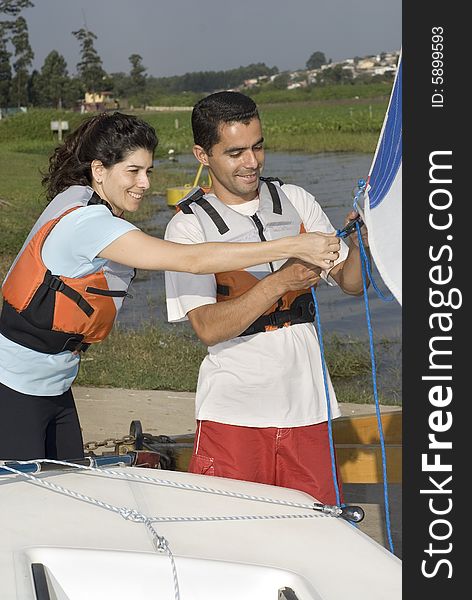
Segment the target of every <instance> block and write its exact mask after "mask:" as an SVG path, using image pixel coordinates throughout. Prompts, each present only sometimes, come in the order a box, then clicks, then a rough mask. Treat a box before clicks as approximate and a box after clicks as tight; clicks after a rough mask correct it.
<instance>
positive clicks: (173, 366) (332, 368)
mask: <svg viewBox="0 0 472 600" xmlns="http://www.w3.org/2000/svg"><path fill="white" fill-rule="evenodd" d="M386 348H387V350H388V346H387V347H385V346H384V347H383V350H384V351H383V353H381V356H385V354H386ZM381 350H382V347H381ZM325 353H326V362H327V366H328V369H329V372H330V375H331V378H332V381H333V385H334V388H335V390H336V395H337V397H338V401H340V402H354V403H356V404H371V403H373V392H372V382H371V379H370V372H371V371H370V356H369V351H368V345H367V343H366V342H365V341H364V340H352V339H347V340H341V339H340V338H338V337H336V336H332V337H331V338H328V339H327V340H326V341H325ZM205 355H206V348H205V347H204V346H203V344H201V343H200V341H199V340H198V338H197V337H196V336H195V334H194V333H193V331H192V330H191V328H190V327H179V328H178V330H177V331H168V330H164V329H162V328H160V327H159V326H158V325H156V324H154V323H150V324H148V325H146V326H143V327H141V328H140V329H139V330H137V331H132V330H129V329H124V328H121V327H115V329H114V330H113V332H112V333H111V334H110V335H109V337H108V338H107V339H106V340H105V341H104V342H102V343H101V344H97V345H96V346H95V347H94V348H92V349H90V350H89V351H87V352H86V353H85V355H84V358H83V359H82V364H81V368H80V373H79V376H78V378H77V380H76V384H77V385H89V386H98V387H124V388H132V389H139V390H155V389H163V390H174V391H192V392H194V391H195V389H196V382H197V377H198V369H199V366H200V363H201V361H202V360H203V358H204V357H205ZM110 364H113V370H110ZM397 375H398V373H397ZM397 379H398V377H397ZM396 384H397V386H398V385H399V381H398V380H397V381H396ZM380 402H381V404H393V405H396V404H401V401H400V398H399V395H398V388H396V389H392V386H390V389H387V391H386V392H384V393H383V394H382V396H381V398H380Z"/></svg>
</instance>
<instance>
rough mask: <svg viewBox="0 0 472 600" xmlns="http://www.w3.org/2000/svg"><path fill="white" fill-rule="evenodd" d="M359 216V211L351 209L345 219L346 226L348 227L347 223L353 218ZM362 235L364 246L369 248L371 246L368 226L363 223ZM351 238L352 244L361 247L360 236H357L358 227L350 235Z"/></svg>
mask: <svg viewBox="0 0 472 600" xmlns="http://www.w3.org/2000/svg"><path fill="white" fill-rule="evenodd" d="M357 216H359V213H358V212H356V211H355V210H351V211H350V212H349V213H348V214H347V215H346V218H345V219H344V227H346V225H347V224H348V223H349V221H352V219H355V218H356V217H357ZM361 236H362V243H363V244H364V248H368V247H369V236H368V232H367V227H366V226H365V224H364V225H362V227H361ZM349 240H350V242H351V244H353V245H354V246H357V247H359V238H358V237H357V227H356V228H355V229H354V231H353V232H352V233H351V235H350V236H349Z"/></svg>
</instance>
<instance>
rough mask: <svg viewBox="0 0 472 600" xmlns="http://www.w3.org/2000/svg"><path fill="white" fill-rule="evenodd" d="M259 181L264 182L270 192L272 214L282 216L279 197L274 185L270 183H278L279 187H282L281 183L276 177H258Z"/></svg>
mask: <svg viewBox="0 0 472 600" xmlns="http://www.w3.org/2000/svg"><path fill="white" fill-rule="evenodd" d="M259 179H260V180H261V181H264V182H265V184H266V185H267V188H268V190H269V192H270V196H271V198H272V206H273V211H274V213H275V214H276V215H281V214H282V203H281V202H280V196H279V193H278V192H277V188H276V187H275V185H274V184H273V183H272V182H273V181H278V182H279V183H280V185H283V181H281V180H280V179H279V178H278V177H260V178H259Z"/></svg>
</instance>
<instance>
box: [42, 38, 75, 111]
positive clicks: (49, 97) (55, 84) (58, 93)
mask: <svg viewBox="0 0 472 600" xmlns="http://www.w3.org/2000/svg"><path fill="white" fill-rule="evenodd" d="M68 79H69V77H68V73H67V63H66V61H65V58H64V57H63V56H62V55H61V54H59V52H57V50H53V51H52V52H50V53H49V54H48V55H47V56H46V58H45V59H44V64H43V66H42V67H41V74H40V79H39V82H38V83H39V92H40V97H41V104H42V105H46V106H54V107H57V108H58V109H61V108H62V104H63V99H64V90H65V87H66V85H67V82H68Z"/></svg>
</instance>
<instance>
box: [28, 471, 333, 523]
mask: <svg viewBox="0 0 472 600" xmlns="http://www.w3.org/2000/svg"><path fill="white" fill-rule="evenodd" d="M17 462H18V464H36V463H52V464H56V465H62V466H65V467H73V468H75V469H83V470H86V471H91V472H93V473H96V474H97V475H105V476H110V477H113V478H118V479H133V480H136V481H143V482H145V483H151V484H154V485H160V486H163V487H171V488H177V489H181V490H188V491H192V492H202V493H206V494H215V495H218V496H226V497H229V498H237V499H239V500H250V501H253V502H264V503H268V504H277V505H279V506H287V507H290V508H302V509H306V510H310V511H312V510H313V509H316V508H317V505H316V504H313V503H312V504H304V503H300V502H291V501H289V500H279V499H275V498H268V497H266V496H253V495H250V494H243V493H240V492H231V491H229V490H219V489H215V488H209V487H205V486H201V485H194V484H191V483H181V482H178V481H171V480H169V479H158V478H155V477H150V476H148V475H138V474H136V473H127V472H126V471H124V472H123V471H115V470H113V469H102V468H97V467H89V466H86V465H77V464H74V463H70V462H67V461H60V460H52V459H39V460H34V461H17ZM328 508H329V507H328ZM326 512H327V513H331V514H334V515H335V514H336V511H334V512H333V511H329V510H327V511H326Z"/></svg>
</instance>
